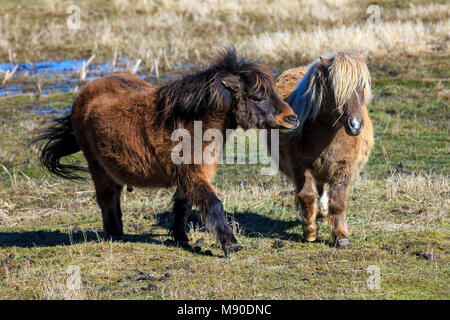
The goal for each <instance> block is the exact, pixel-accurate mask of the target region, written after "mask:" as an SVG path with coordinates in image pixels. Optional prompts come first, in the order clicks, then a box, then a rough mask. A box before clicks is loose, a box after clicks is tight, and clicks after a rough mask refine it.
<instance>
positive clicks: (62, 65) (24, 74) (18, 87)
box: [0, 58, 164, 97]
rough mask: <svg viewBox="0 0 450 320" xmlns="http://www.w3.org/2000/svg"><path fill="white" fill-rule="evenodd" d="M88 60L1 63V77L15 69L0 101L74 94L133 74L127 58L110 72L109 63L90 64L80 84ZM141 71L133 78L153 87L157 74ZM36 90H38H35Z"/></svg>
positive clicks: (132, 64)
mask: <svg viewBox="0 0 450 320" xmlns="http://www.w3.org/2000/svg"><path fill="white" fill-rule="evenodd" d="M87 60H88V59H72V60H63V61H41V62H32V63H15V64H13V65H11V64H10V63H0V73H6V72H7V71H8V70H13V69H14V68H16V67H17V70H16V71H15V73H14V75H13V76H12V77H11V78H10V79H9V80H8V81H7V82H6V84H4V85H1V84H0V97H1V96H6V95H17V94H24V93H33V94H36V93H37V92H38V91H39V90H40V91H41V93H42V94H45V95H47V94H49V93H52V92H60V93H66V92H71V91H76V90H78V89H80V88H81V87H82V86H83V85H84V84H86V82H88V81H90V80H93V79H95V78H98V77H102V76H105V75H106V74H108V73H111V72H120V71H129V70H132V69H133V67H134V65H135V63H136V62H135V61H131V60H129V59H127V58H119V59H118V60H117V62H116V65H115V67H114V70H113V68H112V62H107V63H102V64H95V63H94V62H93V63H91V64H89V65H88V66H87V68H86V77H85V80H84V81H81V80H80V72H81V69H82V67H83V63H85V62H86V61H87ZM144 71H145V70H141V69H140V67H138V69H137V74H136V76H138V77H140V78H141V79H144V80H146V81H148V82H150V83H156V74H154V73H153V74H143V72H144ZM147 71H148V70H147ZM140 72H142V74H140ZM162 79H164V77H162ZM38 86H39V88H40V89H38Z"/></svg>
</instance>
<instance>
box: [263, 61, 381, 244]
mask: <svg viewBox="0 0 450 320" xmlns="http://www.w3.org/2000/svg"><path fill="white" fill-rule="evenodd" d="M275 87H276V90H277V92H278V94H279V95H280V97H282V98H283V99H285V100H286V101H287V102H288V103H289V104H290V106H291V107H292V109H293V110H294V112H295V113H296V114H297V117H298V119H299V121H300V125H299V128H298V129H297V130H296V132H295V134H281V135H280V155H279V161H280V169H281V171H282V172H283V173H285V174H286V175H287V176H288V177H289V178H290V179H292V180H293V181H294V183H295V185H296V188H297V191H296V192H297V194H296V202H297V204H299V205H300V208H301V217H302V224H303V231H304V238H305V240H306V241H314V240H316V238H317V224H316V218H321V217H323V218H325V217H327V216H328V222H329V225H330V228H331V232H332V236H333V238H334V241H335V246H336V247H346V246H349V245H350V241H349V240H348V233H347V226H346V222H345V205H346V197H347V192H348V189H349V186H350V184H351V183H352V181H353V179H354V177H355V175H356V174H357V173H358V172H359V171H360V170H361V168H362V167H363V166H364V164H365V163H366V162H367V160H368V158H369V154H370V151H371V149H372V145H373V129H372V123H371V121H370V119H369V116H368V114H367V109H366V104H367V103H368V102H369V101H370V99H371V88H370V74H369V70H368V68H367V65H366V64H365V63H364V61H363V60H362V58H361V57H359V56H356V55H353V54H350V53H343V52H338V53H336V54H335V55H333V56H332V57H331V58H320V60H319V61H317V62H315V63H313V64H311V65H310V66H309V67H300V68H295V69H290V70H287V71H285V72H284V73H283V74H281V75H280V76H279V78H278V79H277V81H276V86H275ZM269 143H270V141H269ZM269 149H270V148H269ZM327 189H328V195H327ZM318 198H320V205H319V204H318ZM328 213H329V214H328Z"/></svg>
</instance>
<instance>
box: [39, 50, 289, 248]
mask: <svg viewBox="0 0 450 320" xmlns="http://www.w3.org/2000/svg"><path fill="white" fill-rule="evenodd" d="M194 121H201V124H202V129H203V131H206V130H208V129H217V130H220V132H221V133H223V137H226V134H225V131H226V129H234V128H236V127H237V126H241V127H242V128H243V129H248V128H255V127H256V128H284V129H290V130H293V129H295V128H296V127H297V125H298V121H297V118H296V116H295V114H294V112H293V111H292V109H291V108H290V107H289V105H288V104H287V103H286V102H284V101H283V100H281V99H280V98H279V96H278V95H277V94H276V92H275V90H274V84H273V78H272V75H271V72H270V71H269V70H268V69H266V68H265V67H264V66H263V65H261V64H259V63H255V62H252V61H250V60H247V59H245V58H238V57H237V55H236V52H235V50H234V49H229V50H227V51H225V52H223V53H222V54H220V55H219V56H218V57H217V58H216V60H215V62H214V63H213V64H212V65H211V66H210V67H209V68H207V69H204V70H201V71H199V72H196V73H191V74H187V75H185V76H183V77H181V78H180V79H177V80H174V81H171V82H169V83H167V84H164V85H162V86H160V87H153V86H151V85H149V84H147V83H146V82H145V81H143V80H141V79H139V78H137V77H134V76H131V75H127V74H113V75H109V76H106V77H104V78H99V79H96V80H93V81H91V82H89V83H88V84H87V85H86V86H85V87H84V88H83V90H81V92H80V93H79V94H78V96H77V97H76V99H75V101H74V103H73V106H72V112H71V114H70V115H68V116H65V117H62V118H58V119H56V120H55V123H54V125H53V126H51V127H49V128H48V129H46V130H45V131H44V133H43V134H42V135H41V136H40V137H38V138H37V139H36V141H43V142H44V145H43V150H42V154H41V162H42V164H43V165H44V166H45V167H46V168H47V169H48V170H49V171H51V172H52V173H54V174H57V175H59V176H61V177H63V178H67V179H76V178H79V177H78V176H77V175H76V174H75V171H77V170H83V168H80V167H77V166H74V165H69V164H62V163H61V162H60V159H61V158H62V157H64V156H68V155H71V154H74V153H76V152H78V151H80V150H82V151H83V154H84V156H85V157H86V160H87V162H88V166H89V172H90V173H91V176H92V180H93V181H94V184H95V190H96V195H97V202H98V204H99V206H100V208H101V211H102V216H103V228H104V232H105V234H106V236H107V237H109V238H111V239H112V240H121V239H122V238H123V227H122V211H121V209H120V194H121V191H122V189H123V186H124V185H127V186H137V187H157V188H160V187H170V186H176V187H177V190H176V192H175V195H174V206H173V214H174V221H173V226H172V234H173V236H174V238H175V240H176V241H177V242H182V243H185V242H187V241H188V238H187V235H186V216H187V214H188V212H189V211H190V210H191V207H192V205H193V204H194V205H196V206H198V207H199V209H200V212H201V214H202V218H203V220H204V221H205V222H206V224H207V226H208V227H209V229H210V230H211V231H212V232H213V233H214V235H215V236H216V238H217V239H218V241H220V243H221V245H222V248H223V250H224V251H225V253H226V254H227V253H228V252H232V251H236V250H238V249H240V246H238V245H237V241H236V238H235V237H234V235H233V232H232V230H231V229H230V227H229V226H228V223H227V222H226V220H225V216H224V211H223V206H222V203H221V202H220V200H219V199H218V198H217V196H216V193H215V190H214V187H213V186H212V184H211V180H212V178H213V176H214V174H215V172H216V169H217V165H216V162H214V163H205V162H204V161H202V162H201V163H197V164H189V163H188V162H186V163H180V164H176V163H174V162H173V160H172V159H173V158H172V152H173V150H174V148H175V147H176V146H177V145H178V144H179V143H180V142H179V140H177V141H173V140H172V138H171V137H172V133H173V132H174V130H176V129H186V130H188V131H189V133H190V135H191V137H194V133H193V131H194ZM201 136H203V134H202V135H201ZM183 140H184V138H183ZM192 143H193V144H195V141H194V139H192ZM208 144H209V143H206V142H204V141H202V142H201V144H200V145H201V148H202V150H201V151H203V150H204V149H205V147H206V146H207V145H208ZM191 150H193V152H192V153H194V151H195V145H194V147H193V148H192V149H191ZM194 156H195V155H194ZM191 158H192V157H191Z"/></svg>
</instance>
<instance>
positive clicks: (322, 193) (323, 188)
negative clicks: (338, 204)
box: [316, 182, 329, 223]
mask: <svg viewBox="0 0 450 320" xmlns="http://www.w3.org/2000/svg"><path fill="white" fill-rule="evenodd" d="M316 189H317V193H318V194H319V209H318V212H317V219H322V222H324V223H328V202H329V199H328V191H327V189H328V185H327V184H326V183H317V182H316Z"/></svg>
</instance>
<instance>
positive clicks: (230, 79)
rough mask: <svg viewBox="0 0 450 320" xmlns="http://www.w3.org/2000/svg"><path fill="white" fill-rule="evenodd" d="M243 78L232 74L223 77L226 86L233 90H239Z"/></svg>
mask: <svg viewBox="0 0 450 320" xmlns="http://www.w3.org/2000/svg"><path fill="white" fill-rule="evenodd" d="M240 82H241V79H240V78H239V77H238V76H235V75H233V74H230V75H228V76H226V77H224V78H223V79H222V83H223V85H224V86H225V88H227V89H230V90H231V91H233V92H237V91H238V90H239V88H240Z"/></svg>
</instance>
